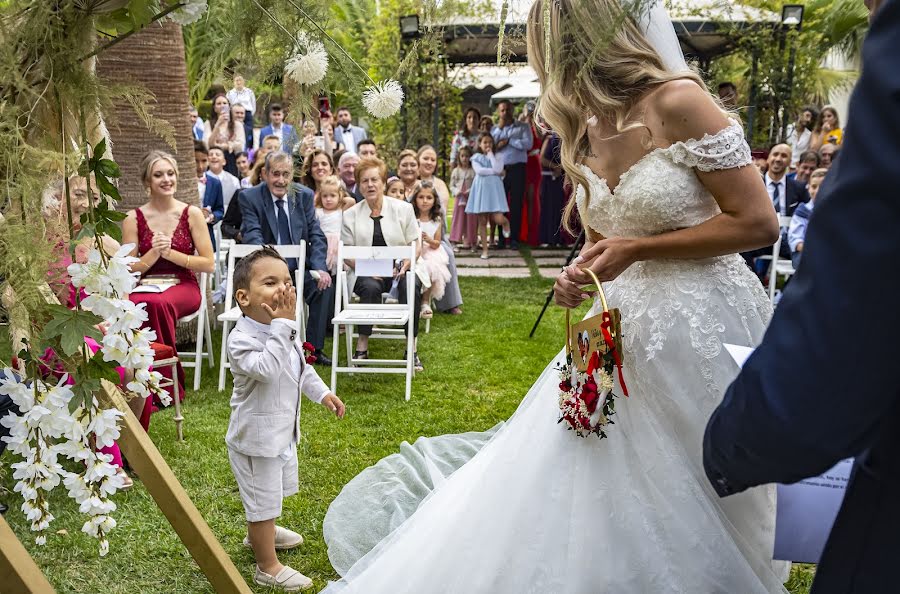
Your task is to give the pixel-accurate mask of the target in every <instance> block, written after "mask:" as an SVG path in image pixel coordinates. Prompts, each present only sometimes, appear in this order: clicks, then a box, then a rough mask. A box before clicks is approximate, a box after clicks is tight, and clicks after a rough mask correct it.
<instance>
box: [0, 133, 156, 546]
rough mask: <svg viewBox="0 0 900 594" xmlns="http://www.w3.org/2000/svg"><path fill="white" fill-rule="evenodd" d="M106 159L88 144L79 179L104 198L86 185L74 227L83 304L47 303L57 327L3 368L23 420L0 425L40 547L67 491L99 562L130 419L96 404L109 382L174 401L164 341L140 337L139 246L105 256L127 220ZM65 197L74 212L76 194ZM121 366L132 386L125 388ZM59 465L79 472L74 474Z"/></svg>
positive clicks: (11, 418) (4, 386)
mask: <svg viewBox="0 0 900 594" xmlns="http://www.w3.org/2000/svg"><path fill="white" fill-rule="evenodd" d="M105 153H106V141H105V140H101V141H100V142H99V143H98V144H97V145H96V146H90V145H86V149H85V155H84V161H83V162H82V164H81V166H80V167H79V168H78V169H79V173H80V175H82V176H85V177H88V178H93V180H94V181H96V184H97V187H98V188H99V189H100V194H99V195H93V192H92V190H91V184H88V185H87V188H88V194H89V200H88V202H89V204H90V210H89V212H87V213H85V214H83V215H82V216H81V219H80V226H79V229H80V230H79V231H78V232H77V235H76V232H75V229H76V228H75V226H74V221H71V220H70V234H71V236H70V245H69V247H70V253H72V254H77V253H80V251H81V249H80V248H81V247H82V246H83V244H82V241H83V240H84V239H88V240H89V241H90V244H91V246H92V247H91V248H90V250H89V252H88V254H87V258H86V259H84V261H82V262H76V263H74V264H71V265H70V266H69V267H68V268H67V272H68V273H69V275H70V278H71V283H72V286H73V287H74V288H75V293H76V294H77V295H78V297H77V298H76V307H75V309H72V310H70V309H69V308H67V307H65V306H63V305H57V304H48V306H47V312H48V313H49V315H50V318H49V320H47V321H46V322H45V323H44V324H43V328H42V330H41V332H40V333H39V335H35V336H32V337H31V339H23V348H22V350H21V351H20V352H19V353H18V356H17V357H16V358H15V359H14V363H13V365H14V366H15V367H16V369H11V368H8V369H5V370H4V372H3V377H2V378H0V394H5V395H8V396H9V397H10V398H11V399H12V400H13V402H14V403H15V404H16V406H17V407H18V409H19V415H6V416H4V417H3V419H2V420H0V423H2V425H3V426H4V427H6V428H7V429H9V436H7V437H4V438H3V439H4V441H6V442H7V443H8V444H9V449H10V451H11V452H13V453H14V454H16V455H18V456H20V457H21V460H20V461H17V462H15V463H13V464H12V468H13V469H14V473H13V478H14V479H15V480H16V485H15V487H14V490H15V491H16V492H18V493H21V495H22V499H23V502H22V512H23V513H24V514H25V516H26V518H27V519H28V520H29V521H30V522H31V529H32V530H33V531H35V532H36V533H37V536H36V538H35V542H37V544H41V545H42V544H45V543H46V541H47V529H48V528H49V526H50V523H51V522H52V521H53V519H54V516H53V514H52V513H51V511H50V506H49V493H50V491H52V490H53V489H54V488H55V487H57V486H59V485H60V484H63V485H64V486H65V487H66V489H67V491H68V494H69V497H71V498H72V499H74V500H75V502H76V503H77V504H78V509H79V511H80V512H81V513H83V514H87V516H88V518H87V520H86V521H85V522H84V525H83V526H82V529H81V530H82V532H84V533H86V534H88V535H90V536H92V537H94V538H96V539H97V540H98V541H99V544H100V555H106V553H107V552H108V551H109V540H108V538H107V537H108V535H109V533H110V531H111V530H112V529H113V528H115V526H116V521H115V519H114V518H113V517H112V515H111V514H112V513H113V512H114V511H115V510H116V505H115V503H113V501H112V500H111V497H112V495H113V494H114V493H115V492H116V491H117V490H118V489H120V488H121V487H122V485H123V482H124V479H123V478H122V477H121V476H120V475H119V474H117V469H116V467H115V466H114V465H113V464H112V456H111V455H109V454H104V453H102V452H100V451H99V449H100V448H105V447H110V446H112V445H113V443H114V442H115V440H116V439H118V437H119V421H120V420H121V419H122V417H123V413H122V412H120V411H119V410H117V409H115V408H102V407H101V405H100V402H99V400H98V399H97V397H96V394H97V392H99V391H100V390H101V389H102V384H101V380H104V379H106V380H109V381H111V382H113V383H116V384H122V383H124V384H125V385H124V386H121V388H122V389H123V390H124V391H125V393H126V395H127V396H132V397H134V396H137V397H154V396H155V397H157V398H158V399H159V400H160V401H161V402H162V403H164V404H168V403H169V402H171V398H170V397H169V395H168V394H167V393H166V392H165V391H164V390H162V389H161V388H160V386H159V382H160V379H161V378H162V376H161V375H160V374H159V373H158V372H156V371H151V369H150V368H151V365H152V363H153V349H152V348H151V346H150V342H151V341H153V340H155V338H156V335H155V333H154V332H153V331H152V330H146V329H142V328H141V326H142V325H143V324H144V322H146V321H147V312H146V311H145V309H144V308H145V307H146V305H145V304H135V303H133V302H131V301H130V300H129V299H127V296H128V294H129V293H130V292H131V291H132V290H133V289H134V288H135V286H136V284H137V273H133V272H131V270H130V266H131V265H132V264H134V263H135V262H137V261H138V259H137V258H134V257H132V256H130V255H129V254H130V253H131V251H132V250H133V249H134V244H129V245H124V246H122V247H121V248H120V249H119V250H118V251H117V252H116V253H115V254H114V255H112V256H110V255H107V254H106V252H104V251H103V250H102V241H101V236H102V235H109V236H111V237H113V238H114V239H117V240H121V230H120V229H119V227H118V226H117V223H118V222H119V221H121V220H122V219H123V218H124V216H125V215H124V214H122V213H119V212H117V211H116V210H115V209H114V208H113V207H112V201H117V200H119V199H120V196H119V192H118V190H117V188H116V186H115V185H114V184H113V183H112V181H111V178H115V177H119V175H120V170H119V166H118V165H117V164H116V163H115V162H114V161H112V160H110V159H105V158H104V155H105ZM65 183H66V187H67V186H68V182H65ZM65 195H66V201H67V203H68V209H69V211H70V212H71V202H70V200H71V198H70V196H69V191H68V189H66V192H65ZM94 349H96V350H97V352H96V353H94V352H93V350H94ZM116 365H119V366H121V367H122V368H124V369H125V370H126V373H129V374H130V375H131V377H130V379H128V380H127V381H125V382H123V381H122V378H121V377H120V375H119V372H118V371H117V369H116ZM61 457H62V458H68V459H70V460H72V461H74V462H75V463H76V464H69V465H67V466H68V467H69V469H67V468H66V467H64V466H63V464H62V463H61ZM70 469H74V470H70Z"/></svg>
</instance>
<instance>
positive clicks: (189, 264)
mask: <svg viewBox="0 0 900 594" xmlns="http://www.w3.org/2000/svg"><path fill="white" fill-rule="evenodd" d="M187 258H188V259H187V262H186V263H185V265H184V267H185V268H187V269H188V270H190V269H191V257H190V256H188V257H187Z"/></svg>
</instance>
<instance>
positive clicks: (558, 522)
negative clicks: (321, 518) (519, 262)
mask: <svg viewBox="0 0 900 594" xmlns="http://www.w3.org/2000/svg"><path fill="white" fill-rule="evenodd" d="M544 1H546V0H544ZM618 10H619V4H618V2H617V1H616V0H561V1H552V4H551V9H550V15H549V16H550V22H551V29H550V31H551V33H550V34H549V39H546V38H545V37H544V31H543V27H544V22H545V17H546V15H545V14H544V9H543V6H541V1H539V2H537V3H536V4H535V6H534V7H532V11H531V16H530V18H529V23H528V29H529V33H528V42H529V43H528V46H529V47H528V53H529V58H530V60H531V63H532V65H533V66H534V69H535V71H536V72H538V74H539V76H540V78H541V87H542V96H541V101H540V107H539V113H540V114H541V115H542V116H543V118H544V119H545V120H546V121H547V123H548V124H549V125H550V126H551V127H552V128H553V129H554V130H556V131H557V132H558V133H559V135H560V137H561V140H562V146H563V154H562V157H563V165H564V167H565V169H566V172H567V174H568V175H569V178H570V179H571V180H572V181H573V183H576V184H577V186H578V187H577V192H576V198H577V199H576V201H575V202H576V203H577V208H578V213H579V215H580V217H581V220H582V223H583V224H584V225H585V228H586V229H588V231H589V235H588V238H589V241H588V243H587V245H586V246H585V248H584V250H582V253H581V257H582V261H581V262H580V263H579V265H580V266H584V267H588V266H589V267H591V269H592V270H594V271H595V272H596V273H597V274H598V275H599V276H600V278H601V280H606V281H610V282H607V283H606V285H605V286H606V292H607V296H608V299H609V302H610V304H611V306H613V307H618V308H619V309H620V310H621V313H622V329H623V335H624V354H625V357H624V367H625V380H626V382H627V385H628V388H629V393H630V397H629V398H627V399H625V398H621V399H620V400H619V401H618V406H617V414H616V415H615V417H614V421H615V424H614V425H611V426H609V427H608V428H607V433H608V435H609V438H608V439H602V440H601V439H598V438H596V437H595V436H590V437H587V438H579V437H577V436H576V435H575V433H574V432H572V431H567V430H566V428H565V426H564V425H563V424H558V423H557V419H558V416H559V409H558V383H559V378H558V375H557V372H556V369H555V367H556V365H557V364H558V363H559V362H560V361H561V360H562V353H560V355H559V356H557V357H556V358H555V359H554V360H553V361H552V362H551V363H550V365H548V366H547V368H546V369H545V370H544V372H543V373H542V374H541V376H540V377H539V378H538V380H537V381H536V382H535V384H534V385H533V387H532V388H531V390H530V391H529V393H528V394H527V395H526V397H525V399H524V400H523V401H522V404H521V405H520V406H519V408H518V410H517V411H516V413H515V414H514V415H513V416H512V418H511V419H509V421H507V422H506V423H503V424H501V425H498V427H495V428H494V429H493V430H492V431H490V432H487V433H472V434H463V435H454V436H443V437H437V438H430V439H427V438H422V439H420V440H419V441H417V442H416V443H415V444H414V445H412V446H410V445H409V444H403V446H402V447H401V452H400V453H399V454H395V455H393V456H390V457H388V458H386V459H384V460H382V461H381V462H379V463H378V464H377V465H376V466H373V467H371V468H369V469H367V470H365V471H364V472H363V473H361V474H360V475H359V476H357V477H356V478H355V479H353V481H351V482H350V483H349V484H348V485H347V486H346V487H345V488H344V490H343V491H342V492H341V494H340V495H339V496H338V497H337V499H336V500H335V501H334V502H333V503H332V505H331V507H330V508H329V511H328V514H327V516H326V519H325V525H324V532H325V538H326V541H327V542H328V546H329V557H330V558H331V560H332V563H333V565H334V567H335V569H336V570H337V571H338V573H340V574H341V575H342V577H343V579H341V581H339V582H336V583H332V584H330V585H329V587H328V588H326V590H325V591H326V592H329V593H330V592H342V593H344V594H347V593H351V592H352V593H360V594H381V593H385V594H386V593H391V594H398V593H409V594H440V593H447V594H463V593H476V594H481V593H484V594H487V593H491V594H524V593H531V592H533V593H540V594H599V593H624V594H635V593H658V592H685V593H691V594H707V593H717V594H718V593H721V594H753V593H763V592H783V591H784V588H783V586H782V582H783V580H784V579H785V578H786V577H787V567H786V565H785V564H776V563H773V562H772V560H771V559H772V546H773V532H774V518H775V508H774V492H773V491H772V490H767V489H756V490H751V491H748V492H745V493H743V494H740V495H737V496H733V497H729V498H728V499H727V500H722V499H719V498H718V497H717V496H716V495H715V493H714V491H713V490H712V488H711V487H710V485H709V484H708V483H707V481H706V478H705V475H704V473H703V469H702V462H701V460H702V456H701V442H702V436H703V429H704V427H705V425H706V421H707V419H708V417H709V415H710V413H711V411H712V410H713V408H714V407H715V406H716V404H717V403H718V402H719V400H720V398H721V395H722V393H723V391H724V389H725V388H726V387H727V385H728V384H729V383H730V381H731V380H732V379H733V377H734V376H735V375H736V373H737V367H736V365H735V364H734V363H733V362H732V361H731V360H730V358H729V356H728V354H727V353H726V351H725V350H724V349H723V346H722V345H723V343H726V342H727V343H735V344H741V345H748V346H749V345H755V344H756V343H758V342H759V340H760V339H761V337H762V334H763V331H764V329H765V327H766V324H767V323H768V321H769V317H770V314H771V310H770V307H769V305H768V301H767V299H766V296H765V294H764V292H763V290H762V287H761V286H760V283H759V281H758V280H757V279H756V277H755V276H754V275H753V274H752V273H751V272H750V271H749V270H748V269H747V267H746V266H745V264H744V262H743V261H742V260H741V258H740V257H739V256H737V255H735V253H736V252H739V251H742V250H747V249H751V248H756V247H761V246H763V245H766V244H771V243H772V242H773V241H774V239H775V237H776V236H777V232H778V226H777V221H776V219H775V216H774V210H773V209H772V206H771V203H770V202H769V200H768V197H767V194H766V191H765V188H764V187H763V185H762V183H761V180H760V177H759V175H758V174H757V173H756V172H755V169H754V168H753V167H751V166H750V165H751V158H750V151H749V148H748V147H747V144H746V143H745V141H744V138H743V133H742V130H741V127H740V125H739V124H738V123H737V122H735V121H732V120H729V119H728V117H727V116H726V114H725V113H724V112H722V111H721V110H720V109H719V107H718V106H717V105H716V104H715V103H714V101H713V99H712V98H711V97H710V95H709V93H708V92H707V91H706V88H705V87H704V86H703V83H702V82H701V81H700V79H699V77H697V76H696V75H695V74H693V73H691V72H685V70H686V68H685V67H684V62H683V58H681V55H680V51H678V49H677V45H675V49H674V52H677V56H676V55H675V53H674V52H673V50H672V45H671V44H672V39H674V32H673V31H672V26H671V23H670V22H669V21H668V18H667V17H666V16H665V13H664V11H663V10H662V9H661V8H660V7H658V6H657V7H655V8H654V9H653V10H652V11H651V15H652V18H650V22H649V25H648V23H647V21H646V17H645V16H638V18H635V19H631V18H627V19H625V21H624V23H622V24H621V25H620V26H619V27H616V30H615V31H613V32H612V33H610V27H609V26H607V27H605V30H604V27H603V26H601V25H599V24H596V23H611V22H616V20H615V19H616V13H617V11H618ZM663 19H664V20H663ZM592 23H594V25H592ZM648 38H649V39H650V40H649V41H648ZM545 42H546V43H545ZM666 43H668V45H666ZM674 43H676V44H677V41H676V42H674ZM604 44H606V45H604ZM598 47H602V48H603V49H602V50H601V51H597V49H596V48H598ZM547 48H554V49H553V50H552V52H551V55H545V52H546V49H547ZM556 48H565V49H556ZM560 52H566V54H565V55H560ZM673 58H674V59H673ZM548 60H549V65H548V62H547V61H548ZM585 65H587V66H586V67H584V66H585ZM590 114H597V116H598V117H597V118H596V119H594V122H595V123H594V124H592V125H587V124H586V121H587V120H588V117H589V115H590ZM648 150H649V152H648ZM611 188H612V189H611ZM604 238H607V239H604ZM588 282H589V281H588V280H587V278H586V277H585V276H584V274H583V273H581V272H579V271H578V270H577V269H576V268H574V267H570V268H569V269H567V270H566V271H564V272H563V273H562V274H560V277H559V278H558V279H557V283H556V285H555V290H556V296H557V302H558V303H559V304H561V305H564V306H567V307H574V306H576V305H578V304H579V303H581V302H582V300H583V298H584V295H582V291H581V290H580V288H579V287H578V285H581V286H584V285H586V284H588ZM592 313H593V312H592ZM560 334H562V332H560ZM560 340H561V342H562V338H561V339H560ZM473 373H477V371H476V370H473ZM617 393H619V394H621V389H618V390H617Z"/></svg>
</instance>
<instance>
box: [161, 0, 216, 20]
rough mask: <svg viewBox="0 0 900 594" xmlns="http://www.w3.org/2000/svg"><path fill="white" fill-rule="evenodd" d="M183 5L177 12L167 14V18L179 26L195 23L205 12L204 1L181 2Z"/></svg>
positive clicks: (184, 0)
mask: <svg viewBox="0 0 900 594" xmlns="http://www.w3.org/2000/svg"><path fill="white" fill-rule="evenodd" d="M181 1H182V2H184V3H185V5H184V6H182V7H181V8H179V9H178V10H176V11H174V12H171V13H169V18H170V19H171V20H173V21H175V22H176V23H178V24H179V25H181V26H184V25H190V24H191V23H196V22H197V21H199V20H200V17H202V16H203V13H204V12H206V8H207V7H206V0H181Z"/></svg>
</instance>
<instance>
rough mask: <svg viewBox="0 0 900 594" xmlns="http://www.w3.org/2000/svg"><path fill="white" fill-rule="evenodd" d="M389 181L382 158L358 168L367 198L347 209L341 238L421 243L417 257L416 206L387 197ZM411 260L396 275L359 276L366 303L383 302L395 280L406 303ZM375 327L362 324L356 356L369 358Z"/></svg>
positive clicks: (357, 288) (418, 300)
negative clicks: (370, 338)
mask: <svg viewBox="0 0 900 594" xmlns="http://www.w3.org/2000/svg"><path fill="white" fill-rule="evenodd" d="M386 182H387V166H386V165H385V164H384V162H383V161H382V160H381V159H363V160H362V161H360V162H359V165H357V167H356V188H357V191H358V192H359V193H360V194H362V195H363V197H364V198H365V200H363V201H362V202H359V203H358V204H357V205H356V206H354V207H353V208H350V209H349V210H346V211H344V222H343V227H342V229H341V241H343V242H344V245H357V246H386V247H397V246H405V245H409V244H410V243H412V242H417V245H418V247H417V253H416V257H418V256H419V251H421V243H418V242H419V239H420V237H421V232H420V231H419V224H418V222H417V221H416V216H415V213H414V212H413V208H412V205H411V204H409V203H407V202H405V201H403V200H385V197H384V187H385V183H386ZM408 269H409V262H408V261H404V262H403V264H402V265H401V266H400V267H399V268H395V269H394V276H393V277H392V278H381V277H357V279H356V284H355V285H354V286H353V292H354V293H356V294H357V295H359V299H360V301H361V302H362V303H380V302H381V294H382V293H387V292H388V291H390V289H391V285H392V284H393V282H394V279H397V280H398V286H397V289H398V292H399V299H400V302H401V303H405V302H406V271H407V270H408ZM413 293H414V299H415V304H414V307H413V311H414V312H418V311H419V310H420V309H421V307H422V287H421V284H420V281H419V280H418V279H416V286H415V290H414V292H413ZM371 334H372V327H371V326H360V327H359V338H358V339H357V341H356V353H355V355H354V357H355V358H357V359H360V358H363V359H364V358H366V357H368V355H369V336H370V335H371ZM418 334H419V316H418V315H416V316H414V321H413V335H414V336H418ZM415 365H416V369H417V370H418V371H421V370H422V369H423V367H422V362H421V361H420V360H419V356H418V353H417V354H416V355H415Z"/></svg>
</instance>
